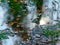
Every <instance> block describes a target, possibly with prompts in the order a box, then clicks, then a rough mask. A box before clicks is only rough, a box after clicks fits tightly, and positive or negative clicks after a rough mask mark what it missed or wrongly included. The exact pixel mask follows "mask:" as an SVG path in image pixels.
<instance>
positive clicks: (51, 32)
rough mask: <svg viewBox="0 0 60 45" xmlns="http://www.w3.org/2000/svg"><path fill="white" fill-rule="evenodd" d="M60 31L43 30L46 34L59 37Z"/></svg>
mask: <svg viewBox="0 0 60 45" xmlns="http://www.w3.org/2000/svg"><path fill="white" fill-rule="evenodd" d="M59 33H60V31H58V30H43V34H44V35H51V36H54V37H58V36H59Z"/></svg>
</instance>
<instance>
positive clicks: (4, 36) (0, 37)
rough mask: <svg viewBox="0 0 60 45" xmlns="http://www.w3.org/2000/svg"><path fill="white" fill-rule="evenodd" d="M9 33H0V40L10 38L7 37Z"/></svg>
mask: <svg viewBox="0 0 60 45" xmlns="http://www.w3.org/2000/svg"><path fill="white" fill-rule="evenodd" d="M6 35H7V33H5V32H4V33H0V39H7V38H8V37H7V36H6Z"/></svg>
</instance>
